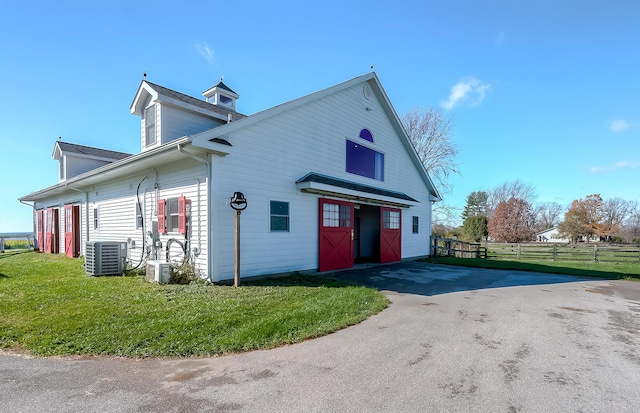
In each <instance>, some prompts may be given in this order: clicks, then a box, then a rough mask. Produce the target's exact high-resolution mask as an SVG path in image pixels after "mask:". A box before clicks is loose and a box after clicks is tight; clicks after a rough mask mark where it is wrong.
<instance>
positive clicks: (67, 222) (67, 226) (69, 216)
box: [64, 205, 73, 232]
mask: <svg viewBox="0 0 640 413" xmlns="http://www.w3.org/2000/svg"><path fill="white" fill-rule="evenodd" d="M72 223H73V207H72V206H70V205H69V206H65V207H64V232H73V225H72Z"/></svg>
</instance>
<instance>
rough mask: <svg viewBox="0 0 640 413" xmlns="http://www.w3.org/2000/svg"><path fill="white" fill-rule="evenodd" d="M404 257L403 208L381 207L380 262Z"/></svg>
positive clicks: (398, 259)
mask: <svg viewBox="0 0 640 413" xmlns="http://www.w3.org/2000/svg"><path fill="white" fill-rule="evenodd" d="M401 259H402V210H400V209H398V208H389V207H381V208H380V262H381V263H385V262H394V261H400V260H401Z"/></svg>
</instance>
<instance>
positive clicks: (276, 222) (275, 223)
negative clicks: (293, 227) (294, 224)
mask: <svg viewBox="0 0 640 413" xmlns="http://www.w3.org/2000/svg"><path fill="white" fill-rule="evenodd" d="M269 215H270V226H269V228H270V231H271V232H289V203H288V202H282V201H271V202H270V208H269Z"/></svg>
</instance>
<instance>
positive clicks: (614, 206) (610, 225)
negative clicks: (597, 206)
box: [602, 198, 633, 235]
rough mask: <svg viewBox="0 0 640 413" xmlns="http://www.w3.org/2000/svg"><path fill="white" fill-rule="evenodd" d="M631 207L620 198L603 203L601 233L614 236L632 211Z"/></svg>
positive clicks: (629, 203)
mask: <svg viewBox="0 0 640 413" xmlns="http://www.w3.org/2000/svg"><path fill="white" fill-rule="evenodd" d="M632 207H633V205H632V204H631V202H629V201H625V200H624V199H622V198H611V199H607V200H605V201H604V202H603V206H602V215H603V218H602V226H603V233H606V234H608V235H611V234H616V233H618V231H619V230H620V226H621V225H622V224H623V222H625V221H626V220H627V218H628V216H629V214H630V212H631V211H632Z"/></svg>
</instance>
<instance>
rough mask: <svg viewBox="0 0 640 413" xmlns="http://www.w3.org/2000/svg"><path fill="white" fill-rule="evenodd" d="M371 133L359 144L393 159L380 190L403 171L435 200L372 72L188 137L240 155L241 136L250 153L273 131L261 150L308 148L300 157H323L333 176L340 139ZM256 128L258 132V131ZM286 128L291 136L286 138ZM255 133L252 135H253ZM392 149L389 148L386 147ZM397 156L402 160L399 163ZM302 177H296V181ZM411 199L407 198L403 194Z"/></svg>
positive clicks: (341, 159) (340, 160)
mask: <svg viewBox="0 0 640 413" xmlns="http://www.w3.org/2000/svg"><path fill="white" fill-rule="evenodd" d="M364 128H367V129H369V130H371V131H372V133H373V135H374V137H375V136H378V137H380V138H382V139H380V140H379V141H378V142H379V143H376V142H375V141H374V142H362V143H363V145H364V146H366V147H369V148H370V149H372V150H375V151H377V152H380V153H385V152H386V151H391V152H390V153H393V154H394V155H393V158H392V159H389V158H388V161H387V162H389V161H390V162H389V163H387V164H388V165H389V166H390V169H388V171H387V172H389V173H391V175H390V176H389V179H390V180H387V179H385V180H384V181H385V182H384V183H383V186H385V185H386V186H392V185H395V181H394V180H396V177H398V178H399V179H400V180H401V179H402V178H401V176H402V175H403V174H406V173H407V168H408V169H409V170H411V172H412V173H415V174H417V175H418V176H419V178H420V180H421V181H422V183H423V185H424V186H426V187H427V188H428V192H429V195H430V196H429V201H435V200H439V199H440V194H439V192H438V191H437V189H436V188H435V186H434V185H433V182H432V181H431V179H430V177H429V176H428V174H427V172H426V170H425V169H424V166H423V165H422V163H421V162H420V160H419V158H418V155H417V154H416V152H415V150H414V148H413V146H412V145H411V143H410V141H409V138H408V137H407V135H406V132H405V131H404V127H403V126H402V124H401V123H400V119H399V117H398V115H397V114H396V112H395V110H394V109H393V107H392V106H391V104H390V102H389V99H388V97H387V95H386V93H385V92H384V90H383V89H382V86H381V85H380V82H379V80H378V78H377V76H376V75H375V73H369V74H366V75H363V76H360V77H357V78H354V79H352V80H350V81H347V82H344V83H341V84H339V85H336V86H333V87H330V88H327V89H324V90H321V91H319V92H316V93H313V94H310V95H307V96H304V97H301V98H298V99H295V100H292V101H289V102H286V103H284V104H282V105H278V106H276V107H273V108H271V109H267V110H265V111H262V112H259V113H256V114H254V115H251V116H249V117H247V118H244V119H241V120H238V121H236V122H232V123H230V124H227V125H223V126H220V127H218V128H216V129H212V130H209V131H206V132H203V133H200V134H198V135H195V136H193V137H192V142H193V144H194V145H197V146H201V147H203V148H209V147H210V146H211V143H212V141H213V140H214V139H216V138H223V139H225V140H227V141H229V142H230V143H231V144H232V145H234V147H235V146H238V147H237V148H235V149H234V151H232V152H237V151H241V150H243V149H242V145H241V141H242V137H243V136H245V137H246V139H249V140H250V142H252V145H249V146H253V149H252V148H251V147H247V148H245V149H244V150H246V151H248V152H251V151H255V152H256V153H263V152H260V151H261V149H260V148H259V147H258V144H259V140H260V137H259V136H260V135H261V134H262V135H264V130H269V131H272V132H275V131H277V132H276V133H275V136H273V137H272V138H271V139H270V140H271V142H270V145H271V147H270V148H264V150H267V151H269V150H273V148H276V150H277V151H286V152H287V153H289V152H290V148H288V146H291V147H295V146H296V145H299V146H301V145H302V143H303V142H304V145H306V146H308V147H309V148H310V151H309V152H308V153H306V154H305V155H306V156H309V157H320V156H323V155H324V156H325V157H326V158H325V160H326V162H328V163H331V164H332V166H331V167H329V168H326V169H329V171H326V170H325V172H324V173H325V174H327V175H331V174H335V173H336V171H344V163H345V156H346V154H345V151H346V138H347V137H349V138H350V139H353V140H355V141H358V139H360V138H359V134H360V132H361V130H362V129H364ZM261 130H262V132H261ZM285 130H289V133H291V134H292V135H291V136H289V135H287V132H286V131H285ZM254 135H255V136H254ZM391 148H393V149H391ZM400 158H402V159H400ZM306 172H307V173H308V172H316V173H323V171H322V170H313V171H311V170H308V171H306ZM340 173H341V175H342V176H337V178H340V179H343V178H346V179H350V178H353V180H354V181H355V182H364V183H366V182H369V181H367V178H365V179H364V180H363V179H361V177H358V176H353V177H352V176H350V175H347V174H346V172H345V173H342V172H340ZM301 176H302V175H300V176H298V177H296V179H299V178H300V177H301ZM408 195H410V196H411V194H408Z"/></svg>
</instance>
